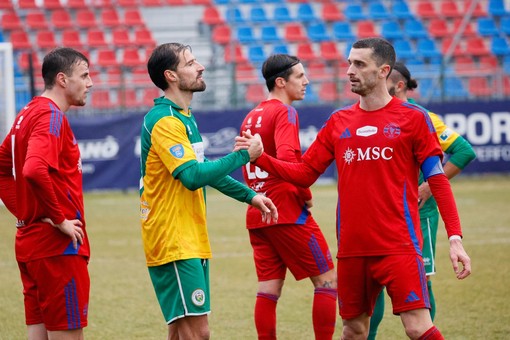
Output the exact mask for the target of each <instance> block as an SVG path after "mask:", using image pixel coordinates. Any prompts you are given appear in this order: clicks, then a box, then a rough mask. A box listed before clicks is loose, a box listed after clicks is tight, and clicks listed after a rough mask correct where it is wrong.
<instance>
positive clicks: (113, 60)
mask: <svg viewBox="0 0 510 340" xmlns="http://www.w3.org/2000/svg"><path fill="white" fill-rule="evenodd" d="M96 65H97V66H99V67H103V68H108V67H118V66H119V63H118V62H117V53H116V51H115V50H112V49H104V50H99V51H97V61H96Z"/></svg>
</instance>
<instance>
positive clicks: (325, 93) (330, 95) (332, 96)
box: [319, 81, 339, 102]
mask: <svg viewBox="0 0 510 340" xmlns="http://www.w3.org/2000/svg"><path fill="white" fill-rule="evenodd" d="M319 98H320V99H322V100H324V101H327V102H334V101H336V100H338V99H339V95H338V85H337V83H336V81H326V82H323V83H321V85H320V89H319Z"/></svg>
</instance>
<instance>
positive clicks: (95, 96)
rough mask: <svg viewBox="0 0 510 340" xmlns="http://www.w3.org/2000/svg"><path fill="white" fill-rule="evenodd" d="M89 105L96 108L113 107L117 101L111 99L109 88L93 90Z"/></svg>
mask: <svg viewBox="0 0 510 340" xmlns="http://www.w3.org/2000/svg"><path fill="white" fill-rule="evenodd" d="M91 106H92V107H94V108H96V109H113V108H114V107H116V106H117V103H114V102H113V101H112V95H111V94H110V90H93V91H92V98H91Z"/></svg>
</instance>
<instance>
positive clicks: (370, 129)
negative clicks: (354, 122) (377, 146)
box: [356, 125, 377, 137]
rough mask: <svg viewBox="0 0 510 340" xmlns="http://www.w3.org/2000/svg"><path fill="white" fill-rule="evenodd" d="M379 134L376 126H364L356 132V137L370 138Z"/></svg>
mask: <svg viewBox="0 0 510 340" xmlns="http://www.w3.org/2000/svg"><path fill="white" fill-rule="evenodd" d="M376 133H377V127H376V126H370V125H367V126H363V127H360V128H359V129H357V130H356V136H361V137H368V136H372V135H375V134H376Z"/></svg>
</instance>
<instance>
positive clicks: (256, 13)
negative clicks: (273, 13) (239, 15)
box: [250, 5, 268, 22]
mask: <svg viewBox="0 0 510 340" xmlns="http://www.w3.org/2000/svg"><path fill="white" fill-rule="evenodd" d="M250 20H251V21H252V22H267V21H268V20H267V15H266V9H265V8H264V7H262V6H255V5H254V6H252V7H251V8H250Z"/></svg>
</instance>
